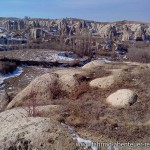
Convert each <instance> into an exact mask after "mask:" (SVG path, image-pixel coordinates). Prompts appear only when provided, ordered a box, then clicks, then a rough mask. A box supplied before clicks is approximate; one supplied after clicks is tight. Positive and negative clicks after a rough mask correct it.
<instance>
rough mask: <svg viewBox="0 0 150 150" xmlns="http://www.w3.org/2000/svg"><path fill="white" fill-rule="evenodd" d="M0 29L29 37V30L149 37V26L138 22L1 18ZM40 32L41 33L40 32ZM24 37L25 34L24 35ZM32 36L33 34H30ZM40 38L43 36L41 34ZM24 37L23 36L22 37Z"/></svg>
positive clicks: (106, 36)
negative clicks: (18, 32) (20, 32)
mask: <svg viewBox="0 0 150 150" xmlns="http://www.w3.org/2000/svg"><path fill="white" fill-rule="evenodd" d="M0 24H1V25H2V27H4V28H6V29H7V30H8V31H17V30H21V31H23V30H24V31H23V32H24V33H27V34H28V35H29V33H30V32H29V29H30V28H31V29H33V30H34V29H37V28H40V29H42V31H44V32H45V31H46V32H47V33H48V34H50V33H51V34H52V35H58V34H61V35H77V34H82V35H83V33H84V32H85V31H86V32H88V33H91V34H92V35H99V36H100V37H102V38H106V39H107V38H108V39H112V40H119V39H120V40H123V41H128V40H129V39H135V40H136V39H137V40H138V39H140V38H141V40H145V39H148V40H150V39H149V37H150V25H149V24H146V23H140V22H131V21H120V22H113V23H102V22H94V21H88V20H82V19H72V18H67V19H29V18H25V19H14V18H10V19H8V18H3V19H1V21H0ZM40 32H41V31H40ZM24 35H25V34H24ZM31 35H33V34H31ZM41 36H43V35H42V34H41ZM24 37H25V36H24ZM33 37H35V36H33Z"/></svg>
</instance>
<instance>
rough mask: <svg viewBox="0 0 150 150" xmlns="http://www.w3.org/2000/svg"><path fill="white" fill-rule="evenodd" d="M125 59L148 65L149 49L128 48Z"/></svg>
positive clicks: (149, 58)
mask: <svg viewBox="0 0 150 150" xmlns="http://www.w3.org/2000/svg"><path fill="white" fill-rule="evenodd" d="M127 58H128V60H130V61H134V62H141V63H149V62H150V47H146V48H144V47H141V48H136V47H133V48H130V49H129V52H128V54H127Z"/></svg>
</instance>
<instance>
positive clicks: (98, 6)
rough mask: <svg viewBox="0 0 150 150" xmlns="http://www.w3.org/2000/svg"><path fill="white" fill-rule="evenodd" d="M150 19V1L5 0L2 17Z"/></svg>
mask: <svg viewBox="0 0 150 150" xmlns="http://www.w3.org/2000/svg"><path fill="white" fill-rule="evenodd" d="M25 16H28V17H31V18H50V19H60V18H66V17H67V18H80V19H86V20H94V21H100V22H106V21H109V22H111V21H122V20H129V21H142V22H150V0H1V3H0V17H17V18H24V17H25Z"/></svg>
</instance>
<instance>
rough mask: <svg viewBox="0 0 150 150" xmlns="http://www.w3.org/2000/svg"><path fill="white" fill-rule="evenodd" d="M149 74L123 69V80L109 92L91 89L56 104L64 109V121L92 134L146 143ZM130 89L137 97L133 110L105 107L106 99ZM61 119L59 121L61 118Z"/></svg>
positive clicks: (129, 108) (139, 70) (120, 79)
mask: <svg viewBox="0 0 150 150" xmlns="http://www.w3.org/2000/svg"><path fill="white" fill-rule="evenodd" d="M149 75H150V70H148V69H144V68H141V67H134V66H131V67H130V68H129V69H124V71H123V76H122V77H121V78H118V82H116V83H115V84H114V85H112V86H111V87H110V88H108V89H105V90H102V89H91V88H87V89H86V92H84V93H82V94H81V95H78V97H76V98H72V97H70V98H69V99H68V98H64V99H63V101H61V100H60V101H55V102H54V103H55V104H60V105H63V106H65V108H66V109H65V110H64V112H65V113H67V114H68V115H67V116H63V120H64V121H66V122H67V123H68V124H70V125H72V126H74V127H76V128H77V129H78V130H82V129H85V130H87V131H88V132H91V133H92V134H98V135H99V136H100V135H105V136H106V137H108V138H109V139H115V140H118V139H119V141H121V140H122V141H124V142H125V141H129V140H130V141H131V140H134V141H136V140H139V139H143V138H144V139H146V138H147V139H148V138H149V134H150V130H149V129H150V126H149V125H144V123H145V122H147V121H149V118H150V108H149V106H150V101H149V100H150V94H149V93H150V91H149V89H150V85H149V82H150V78H149ZM122 88H127V89H132V90H134V91H135V92H136V93H137V94H138V101H137V103H135V104H134V105H133V106H126V107H125V108H113V107H111V106H110V105H108V104H107V103H106V98H107V97H108V96H109V95H110V94H111V93H113V92H115V91H116V90H118V89H122ZM61 119H62V118H61Z"/></svg>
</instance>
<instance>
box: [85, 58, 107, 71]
mask: <svg viewBox="0 0 150 150" xmlns="http://www.w3.org/2000/svg"><path fill="white" fill-rule="evenodd" d="M105 64H106V63H105V62H102V61H100V60H94V61H91V62H89V63H87V64H85V65H84V66H83V67H82V69H88V70H90V69H94V68H96V67H102V66H104V65H105Z"/></svg>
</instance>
